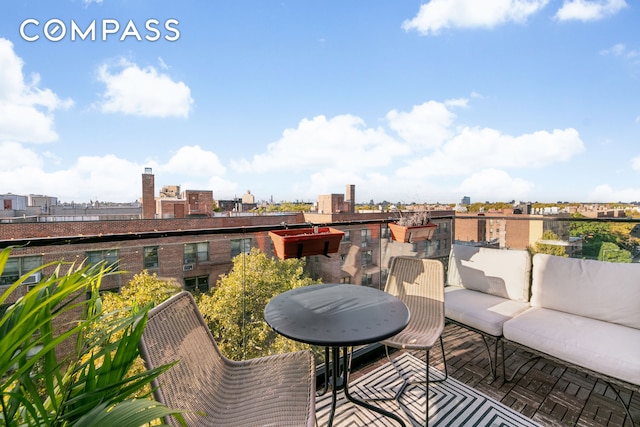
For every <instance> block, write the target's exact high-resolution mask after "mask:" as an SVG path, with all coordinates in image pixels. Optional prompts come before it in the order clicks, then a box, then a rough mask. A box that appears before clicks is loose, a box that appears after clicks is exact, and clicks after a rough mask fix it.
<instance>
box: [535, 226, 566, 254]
mask: <svg viewBox="0 0 640 427" xmlns="http://www.w3.org/2000/svg"><path fill="white" fill-rule="evenodd" d="M542 240H558V241H559V240H560V238H559V237H558V235H557V234H556V233H554V232H553V231H551V230H547V231H545V232H544V233H543V234H542ZM531 253H532V254H534V253H539V254H549V255H556V256H562V257H567V256H568V255H567V252H566V250H565V248H564V246H562V245H554V244H550V243H541V242H537V243H536V244H535V245H534V246H533V248H532V249H531Z"/></svg>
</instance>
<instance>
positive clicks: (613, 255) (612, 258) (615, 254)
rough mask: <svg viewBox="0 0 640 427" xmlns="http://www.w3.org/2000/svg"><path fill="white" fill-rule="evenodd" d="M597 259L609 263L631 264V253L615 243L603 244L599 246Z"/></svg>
mask: <svg viewBox="0 0 640 427" xmlns="http://www.w3.org/2000/svg"><path fill="white" fill-rule="evenodd" d="M598 259H599V260H601V261H609V262H631V252H629V251H628V250H626V249H621V248H620V247H619V246H618V245H616V244H615V243H611V242H604V243H603V244H602V245H601V246H600V252H599V253H598Z"/></svg>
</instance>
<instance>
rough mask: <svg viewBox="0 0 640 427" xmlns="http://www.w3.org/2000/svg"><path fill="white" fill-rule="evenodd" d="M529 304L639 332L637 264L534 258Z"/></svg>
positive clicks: (554, 257)
mask: <svg viewBox="0 0 640 427" xmlns="http://www.w3.org/2000/svg"><path fill="white" fill-rule="evenodd" d="M531 292H532V295H531V305H532V306H535V307H544V308H550V309H553V310H558V311H564V312H565V313H571V314H576V315H579V316H584V317H590V318H592V319H597V320H603V321H606V322H611V323H617V324H620V325H625V326H629V327H632V328H636V329H640V264H623V263H613V262H604V261H594V260H584V259H574V258H563V257H558V256H552V255H545V254H536V255H535V256H534V257H533V280H532V288H531Z"/></svg>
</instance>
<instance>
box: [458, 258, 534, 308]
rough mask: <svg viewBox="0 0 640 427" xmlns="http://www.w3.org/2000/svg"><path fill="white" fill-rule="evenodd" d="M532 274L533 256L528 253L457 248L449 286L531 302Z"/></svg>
mask: <svg viewBox="0 0 640 427" xmlns="http://www.w3.org/2000/svg"><path fill="white" fill-rule="evenodd" d="M530 273H531V256H530V255H529V252H527V251H524V250H514V249H493V248H478V247H473V246H466V245H453V246H452V247H451V255H450V257H449V271H448V273H447V283H448V284H449V285H451V286H460V287H463V288H466V289H472V290H474V291H479V292H484V293H486V294H491V295H495V296H499V297H502V298H509V299H512V300H515V301H520V302H528V301H529V280H530Z"/></svg>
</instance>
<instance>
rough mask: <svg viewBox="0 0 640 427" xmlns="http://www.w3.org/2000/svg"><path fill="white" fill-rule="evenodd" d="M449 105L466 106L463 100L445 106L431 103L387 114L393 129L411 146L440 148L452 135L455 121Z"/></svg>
mask: <svg viewBox="0 0 640 427" xmlns="http://www.w3.org/2000/svg"><path fill="white" fill-rule="evenodd" d="M447 105H452V106H460V105H464V106H466V103H465V102H463V101H461V100H455V101H453V100H452V101H449V103H447V102H445V104H443V103H440V102H436V101H429V102H425V103H424V104H422V105H416V106H414V107H413V109H412V110H411V111H410V112H408V113H405V112H398V111H397V110H392V111H390V112H389V113H388V114H387V120H388V121H389V126H390V127H391V129H393V130H394V131H396V132H397V133H398V135H400V137H401V138H402V139H404V140H405V141H406V142H408V143H409V144H410V145H412V146H415V147H423V148H435V147H439V146H440V145H441V144H442V143H443V142H444V141H445V140H446V139H447V138H449V137H450V134H451V130H450V127H451V123H453V120H454V119H455V117H456V116H455V114H453V113H452V112H451V111H450V110H449V109H448V108H447Z"/></svg>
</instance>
